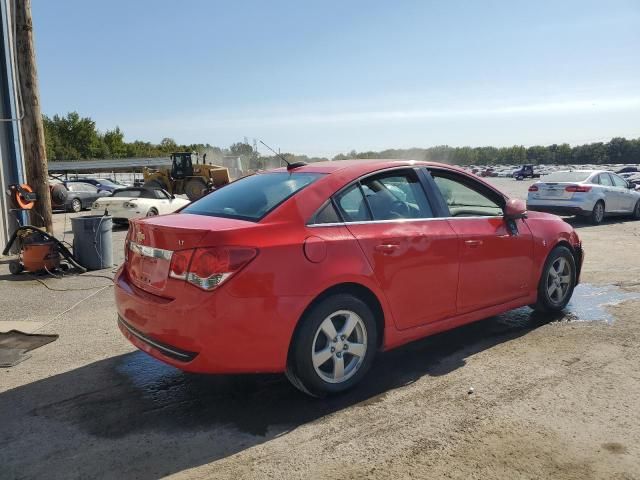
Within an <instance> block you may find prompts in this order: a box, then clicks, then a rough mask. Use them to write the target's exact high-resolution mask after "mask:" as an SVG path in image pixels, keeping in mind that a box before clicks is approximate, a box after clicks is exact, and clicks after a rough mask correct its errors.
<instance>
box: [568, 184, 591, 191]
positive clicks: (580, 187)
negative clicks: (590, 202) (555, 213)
mask: <svg viewBox="0 0 640 480" xmlns="http://www.w3.org/2000/svg"><path fill="white" fill-rule="evenodd" d="M564 190H565V191H566V192H590V191H591V187H587V186H585V185H569V186H568V187H567V188H565V189H564Z"/></svg>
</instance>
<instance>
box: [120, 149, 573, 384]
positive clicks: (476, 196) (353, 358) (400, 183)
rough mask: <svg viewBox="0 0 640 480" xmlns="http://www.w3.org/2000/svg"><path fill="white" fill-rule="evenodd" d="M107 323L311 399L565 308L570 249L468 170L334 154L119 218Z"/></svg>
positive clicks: (208, 369) (559, 226)
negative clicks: (481, 329)
mask: <svg viewBox="0 0 640 480" xmlns="http://www.w3.org/2000/svg"><path fill="white" fill-rule="evenodd" d="M126 257H127V258H126V262H125V264H124V265H123V266H122V267H121V268H120V270H119V272H118V274H117V278H116V289H115V296H116V303H117V307H118V314H119V319H118V323H119V327H120V329H121V330H122V332H123V334H124V335H125V336H126V337H127V338H128V339H129V340H130V341H131V342H132V343H133V344H134V345H135V346H137V347H138V348H140V349H141V350H144V351H145V352H147V353H149V354H150V355H152V356H154V357H155V358H157V359H159V360H161V361H163V362H166V363H168V364H171V365H174V366H175V367H178V368H180V369H182V370H186V371H191V372H205V373H236V372H237V373H240V372H286V374H287V377H288V378H289V379H290V380H291V381H292V383H293V384H294V385H295V386H296V387H298V388H299V389H301V390H303V391H304V392H307V393H309V394H312V395H318V396H321V395H325V394H328V393H336V392H341V391H343V390H345V389H347V388H349V387H351V386H353V385H354V384H356V383H357V382H358V381H359V380H360V379H361V378H362V377H363V376H364V375H365V373H366V372H367V370H368V369H369V367H370V366H371V363H372V360H373V357H374V355H375V354H376V352H377V351H378V350H387V349H390V348H394V347H397V346H399V345H402V344H405V343H407V342H410V341H412V340H416V339H418V338H422V337H425V336H427V335H432V334H434V333H437V332H441V331H444V330H448V329H451V328H454V327H457V326H460V325H463V324H466V323H469V322H473V321H476V320H480V319H482V318H486V317H489V316H491V315H496V314H499V313H502V312H505V311H507V310H510V309H513V308H517V307H521V306H523V305H531V306H533V308H535V309H538V310H543V311H556V310H561V309H562V308H564V307H565V306H566V304H567V302H568V301H569V299H570V297H571V295H572V293H573V289H574V287H575V285H576V284H577V282H578V278H579V274H580V267H581V265H582V258H583V253H582V248H581V243H580V240H579V239H578V235H577V234H576V232H575V231H574V230H573V228H572V227H571V226H570V225H569V224H567V223H565V222H564V221H562V220H561V219H560V218H558V217H556V216H553V215H549V214H544V213H538V212H529V213H527V212H525V204H524V202H523V201H521V200H515V199H511V200H510V199H508V198H507V197H506V196H505V195H504V194H502V193H500V192H499V191H498V190H496V189H495V188H494V187H492V186H491V185H489V184H488V183H485V182H484V181H483V180H481V179H479V178H478V177H476V176H474V175H471V174H469V173H466V172H464V171H462V170H460V169H458V168H455V167H451V166H448V165H440V164H435V163H426V162H415V161H365V160H356V161H337V162H322V163H314V164H311V165H305V166H299V167H296V168H292V169H289V170H287V169H276V170H272V171H268V172H261V173H258V174H255V175H252V176H250V177H246V178H243V179H240V180H237V181H235V182H233V183H231V184H229V185H227V186H225V187H223V188H221V189H219V190H216V191H214V192H212V193H210V194H209V195H207V196H205V197H203V198H202V199H200V200H198V201H196V202H194V203H192V204H190V205H189V206H187V207H185V208H184V209H182V211H180V212H179V213H176V214H172V215H166V216H160V217H153V218H147V219H140V220H134V221H133V222H132V225H131V227H130V230H129V234H128V236H127V244H126Z"/></svg>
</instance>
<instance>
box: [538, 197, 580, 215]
mask: <svg viewBox="0 0 640 480" xmlns="http://www.w3.org/2000/svg"><path fill="white" fill-rule="evenodd" d="M527 210H532V211H535V212H544V213H553V214H554V215H567V216H568V215H589V214H591V211H592V210H593V206H589V205H586V204H585V203H584V202H571V201H562V200H559V201H557V202H550V201H542V200H537V201H536V200H527Z"/></svg>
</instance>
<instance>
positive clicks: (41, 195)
mask: <svg viewBox="0 0 640 480" xmlns="http://www.w3.org/2000/svg"><path fill="white" fill-rule="evenodd" d="M14 6H15V8H16V39H15V40H16V46H17V57H18V65H17V68H18V78H19V82H20V89H21V93H22V103H23V108H24V118H23V119H22V123H21V126H22V141H23V144H24V161H25V167H26V173H27V183H28V184H29V185H31V187H33V189H34V191H35V192H36V193H37V195H38V201H37V202H36V204H35V206H34V208H33V210H34V211H35V212H32V213H31V223H32V224H33V225H36V226H39V227H44V228H45V229H46V230H47V231H48V232H50V233H53V226H52V218H51V194H50V192H49V180H48V168H47V151H46V148H45V143H44V126H43V124H42V112H41V110H40V93H39V90H38V72H37V70H36V56H35V48H34V46H33V23H32V20H31V0H18V1H17V2H15V3H14Z"/></svg>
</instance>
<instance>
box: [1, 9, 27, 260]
mask: <svg viewBox="0 0 640 480" xmlns="http://www.w3.org/2000/svg"><path fill="white" fill-rule="evenodd" d="M12 4H13V0H0V14H1V18H0V33H1V35H2V36H1V40H2V41H1V43H0V188H1V190H0V250H1V249H2V248H4V245H5V244H6V242H7V240H8V237H9V236H10V235H11V234H12V233H13V231H14V230H15V228H16V226H17V225H18V222H17V217H16V212H14V211H11V210H10V209H11V205H10V204H9V197H8V196H7V194H6V190H7V186H8V185H10V184H12V183H24V182H25V174H24V158H23V150H22V137H21V133H20V121H19V118H20V117H21V115H22V109H21V108H20V105H19V103H18V95H17V93H18V90H17V81H16V63H15V53H16V52H15V50H14V45H15V43H14V26H15V18H14V16H13V10H12V8H11V7H12ZM20 217H21V220H20V221H22V222H24V221H25V215H24V214H23V213H21V214H20Z"/></svg>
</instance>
